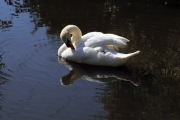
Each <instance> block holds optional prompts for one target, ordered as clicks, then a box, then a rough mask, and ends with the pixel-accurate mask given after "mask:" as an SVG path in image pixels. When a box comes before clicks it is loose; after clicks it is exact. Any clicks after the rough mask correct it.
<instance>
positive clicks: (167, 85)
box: [0, 0, 180, 120]
mask: <svg viewBox="0 0 180 120" xmlns="http://www.w3.org/2000/svg"><path fill="white" fill-rule="evenodd" d="M80 3H81V4H80ZM80 3H79V2H74V1H69V0H66V1H64V0H54V1H47V0H46V1H44V0H43V1H40V0H39V1H34V0H4V1H3V0H2V1H0V36H1V38H0V43H1V44H0V56H1V57H0V119H1V120H7V119H8V120H14V119H18V120H25V119H26V120H32V119H33V120H40V119H43V120H49V119H50V120H57V119H58V120H59V119H63V120H72V119H78V120H85V119H93V120H94V119H95V120H106V119H109V120H119V119H123V120H130V119H131V120H132V119H133V120H140V119H141V120H145V119H147V120H152V119H153V120H165V119H167V120H169V119H173V120H178V119H180V116H179V101H180V100H179V92H180V91H179V87H180V86H179V79H180V61H179V59H180V54H179V53H180V36H179V34H180V33H179V31H180V9H179V5H180V4H179V2H178V1H176V0H174V1H171V2H170V1H166V2H164V1H163V0H161V1H159V2H155V1H153V0H151V1H146V2H145V1H141V2H133V1H130V0H129V1H116V0H112V1H110V0H102V1H95V0H92V1H89V0H83V1H80ZM67 24H75V25H77V26H79V27H80V28H81V30H82V32H83V34H85V33H87V32H91V31H101V32H104V33H114V34H118V35H121V36H124V37H126V38H128V39H130V41H131V42H130V43H129V45H128V47H127V48H126V49H123V50H122V52H125V53H127V52H133V51H135V50H141V54H140V55H139V56H137V57H136V58H134V59H132V60H131V61H129V62H128V63H127V64H126V65H125V66H122V67H117V68H112V67H97V66H90V65H83V64H77V63H73V62H67V61H64V60H61V59H59V58H58V57H57V50H58V48H59V46H60V45H62V44H63V43H62V41H60V39H59V32H60V31H61V29H62V28H63V27H64V26H66V25H67Z"/></svg>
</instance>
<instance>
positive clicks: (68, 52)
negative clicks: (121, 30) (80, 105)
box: [58, 25, 140, 66]
mask: <svg viewBox="0 0 180 120" xmlns="http://www.w3.org/2000/svg"><path fill="white" fill-rule="evenodd" d="M60 38H61V40H63V42H64V44H63V45H62V46H61V47H60V48H59V50H58V56H59V57H62V58H63V59H66V60H70V61H74V62H77V63H85V64H90V65H99V66H120V65H123V64H124V63H126V62H127V61H128V60H129V59H130V58H132V57H134V56H136V55H137V54H139V53H140V51H136V52H133V53H129V54H123V53H118V52H117V51H116V49H118V48H123V47H125V46H126V45H127V42H129V40H128V39H126V38H124V37H120V36H117V35H114V34H103V33H101V32H89V33H87V34H85V35H83V36H82V33H81V30H80V29H79V28H78V27H77V26H75V25H67V26H66V27H65V28H64V29H63V30H62V31H61V33H60Z"/></svg>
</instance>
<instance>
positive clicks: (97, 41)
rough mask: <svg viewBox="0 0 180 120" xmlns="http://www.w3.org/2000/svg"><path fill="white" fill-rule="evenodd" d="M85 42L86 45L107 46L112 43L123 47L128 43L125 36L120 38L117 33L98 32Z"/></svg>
mask: <svg viewBox="0 0 180 120" xmlns="http://www.w3.org/2000/svg"><path fill="white" fill-rule="evenodd" d="M125 41H126V42H125ZM84 44H85V46H86V47H98V46H99V47H107V46H109V45H110V46H117V47H122V48H123V47H125V46H126V45H127V40H125V38H124V39H123V40H120V36H119V37H118V36H117V35H112V34H97V35H94V36H92V37H90V38H89V39H88V40H86V41H85V42H84Z"/></svg>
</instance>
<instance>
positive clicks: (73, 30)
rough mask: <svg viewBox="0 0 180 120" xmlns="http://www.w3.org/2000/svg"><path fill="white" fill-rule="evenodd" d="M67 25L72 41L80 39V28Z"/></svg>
mask: <svg viewBox="0 0 180 120" xmlns="http://www.w3.org/2000/svg"><path fill="white" fill-rule="evenodd" d="M67 27H68V31H69V33H70V34H71V35H72V37H71V41H72V43H75V44H76V42H77V40H78V39H80V38H81V36H82V32H81V30H80V29H79V28H78V27H77V26H75V25H68V26H67Z"/></svg>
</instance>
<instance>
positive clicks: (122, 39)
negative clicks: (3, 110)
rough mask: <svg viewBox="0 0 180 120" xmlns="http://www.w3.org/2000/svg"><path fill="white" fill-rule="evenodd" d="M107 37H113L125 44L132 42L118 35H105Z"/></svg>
mask: <svg viewBox="0 0 180 120" xmlns="http://www.w3.org/2000/svg"><path fill="white" fill-rule="evenodd" d="M105 35H108V36H109V37H112V38H114V39H117V40H120V41H122V42H124V43H127V42H129V41H130V40H128V39H126V38H124V37H122V36H118V35H115V34H105Z"/></svg>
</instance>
